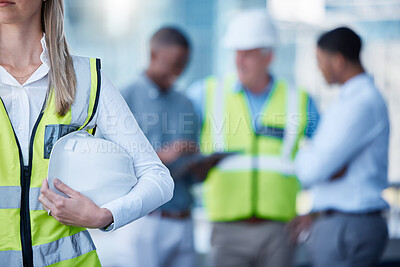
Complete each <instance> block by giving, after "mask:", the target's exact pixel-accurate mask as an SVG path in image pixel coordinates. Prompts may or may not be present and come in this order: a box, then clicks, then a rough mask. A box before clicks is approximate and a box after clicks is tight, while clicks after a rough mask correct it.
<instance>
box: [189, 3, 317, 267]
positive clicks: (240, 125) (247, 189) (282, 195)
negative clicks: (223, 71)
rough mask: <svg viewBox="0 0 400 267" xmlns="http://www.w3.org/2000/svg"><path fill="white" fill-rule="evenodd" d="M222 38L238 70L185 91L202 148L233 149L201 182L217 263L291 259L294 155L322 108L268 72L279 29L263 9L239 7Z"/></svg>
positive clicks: (289, 261)
mask: <svg viewBox="0 0 400 267" xmlns="http://www.w3.org/2000/svg"><path fill="white" fill-rule="evenodd" d="M224 43H225V45H226V46H227V47H228V48H231V49H234V50H235V51H236V68H237V75H238V77H235V76H227V77H225V78H223V79H222V78H221V79H219V78H216V77H208V78H207V79H205V80H202V81H200V82H197V83H195V84H193V85H192V86H191V88H190V89H189V91H188V95H189V97H190V98H191V99H192V101H193V103H194V105H195V107H196V109H197V110H198V112H199V113H200V114H202V120H203V128H202V131H201V143H200V146H201V149H202V151H203V152H204V153H212V152H215V151H224V152H235V153H236V155H233V156H231V157H228V158H226V159H224V160H223V161H221V162H220V163H219V164H218V166H217V167H216V168H214V169H212V170H211V171H210V173H209V175H208V177H207V179H206V181H205V182H204V202H205V207H206V211H207V215H208V217H209V219H210V220H211V221H212V222H213V230H212V240H211V245H212V251H211V258H212V264H213V265H214V266H218V267H223V266H229V267H231V266H249V267H250V266H252V267H253V266H271V267H276V266H279V267H285V266H291V265H292V261H293V253H294V247H293V246H292V245H291V244H290V243H289V242H288V236H287V233H286V231H285V223H286V222H287V221H289V220H291V219H293V218H294V217H295V216H296V210H295V207H296V194H297V192H298V191H299V189H300V185H299V182H298V180H297V178H296V176H295V175H294V165H293V159H294V156H295V155H296V152H297V148H298V144H299V142H300V141H301V140H302V139H303V137H305V136H311V135H312V133H313V131H314V128H315V126H316V124H317V121H318V113H317V111H316V109H315V106H314V105H313V102H312V101H311V99H310V98H309V96H308V94H307V93H306V92H304V91H302V90H296V89H294V88H293V87H291V86H289V85H288V84H287V83H286V82H285V81H283V80H279V79H277V78H276V77H275V76H273V75H272V74H271V73H270V71H269V66H270V64H271V62H272V58H273V54H274V48H275V47H276V44H277V30H276V29H275V26H274V25H273V23H272V21H271V19H270V18H269V16H268V15H267V14H266V11H265V10H246V11H243V12H241V13H240V14H239V15H238V16H237V17H236V18H234V19H233V20H232V21H231V23H230V24H229V27H228V32H227V34H226V36H225V38H224Z"/></svg>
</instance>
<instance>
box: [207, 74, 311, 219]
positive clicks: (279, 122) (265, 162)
mask: <svg viewBox="0 0 400 267" xmlns="http://www.w3.org/2000/svg"><path fill="white" fill-rule="evenodd" d="M235 83H236V79H235V78H234V77H228V78H225V79H220V80H219V79H217V78H215V77H209V78H207V79H206V81H205V86H206V97H205V102H206V103H205V115H204V120H203V127H202V132H201V143H200V146H201V150H202V152H203V153H206V154H207V153H213V152H218V151H220V152H234V155H232V156H228V157H226V158H225V159H224V160H222V161H221V162H220V163H219V164H218V165H217V166H216V167H215V168H213V169H211V171H210V172H209V174H208V177H207V179H206V180H205V182H204V184H203V185H204V186H203V197H204V204H205V207H206V212H207V215H208V217H209V218H210V220H211V221H235V220H241V219H247V218H251V217H257V218H263V219H270V220H275V221H282V222H286V221H289V220H291V219H292V218H293V217H294V216H296V195H297V193H298V191H299V190H300V184H299V182H298V180H297V178H296V176H295V174H294V163H293V160H294V157H295V155H296V152H297V149H298V144H299V141H300V140H301V138H302V137H303V136H304V134H305V130H306V127H307V120H308V118H307V117H308V116H307V109H308V107H307V105H308V95H307V93H306V92H304V91H302V90H296V89H293V88H290V87H288V86H287V84H286V83H285V82H284V81H280V80H278V81H275V82H274V84H273V86H272V89H271V91H270V93H269V96H268V98H267V100H266V102H265V104H264V107H263V109H262V112H261V114H260V115H259V116H257V117H256V118H252V115H251V112H250V111H251V107H250V106H249V104H248V103H247V97H246V95H245V94H246V93H245V91H244V90H237V91H235V90H233V88H234V86H235Z"/></svg>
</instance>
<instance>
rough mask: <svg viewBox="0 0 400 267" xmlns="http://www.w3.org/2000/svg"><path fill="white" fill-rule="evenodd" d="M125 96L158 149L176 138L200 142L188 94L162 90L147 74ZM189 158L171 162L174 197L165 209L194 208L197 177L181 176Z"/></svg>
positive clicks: (138, 79)
mask: <svg viewBox="0 0 400 267" xmlns="http://www.w3.org/2000/svg"><path fill="white" fill-rule="evenodd" d="M122 95H123V97H124V99H125V101H126V103H127V104H128V106H129V108H130V109H131V111H132V113H133V115H134V116H135V118H136V120H137V122H138V124H139V126H140V128H141V129H142V131H143V132H144V134H145V135H146V137H147V139H148V140H149V142H150V144H151V145H152V146H153V148H154V150H155V151H156V152H157V151H158V150H160V149H162V148H163V147H165V146H167V145H169V144H171V143H172V142H174V141H176V140H189V141H194V142H197V139H198V138H197V132H198V131H197V118H196V117H195V111H194V108H193V105H192V103H191V102H190V100H189V99H188V98H187V97H186V96H185V95H183V94H181V93H179V92H177V91H175V90H173V89H170V90H169V91H168V92H162V91H161V90H160V89H159V88H158V87H157V85H156V84H154V83H153V82H152V81H151V80H150V79H149V78H148V77H147V75H146V74H144V73H143V74H142V75H140V76H139V77H138V78H137V79H136V80H135V81H134V82H133V83H132V84H131V85H130V86H129V87H128V88H126V89H125V90H123V91H122ZM139 145H140V144H139ZM189 160H190V159H189V158H186V157H181V158H179V159H178V160H177V161H176V162H173V163H171V164H170V165H167V167H168V168H169V169H170V171H171V176H172V178H173V179H174V181H175V188H174V196H173V198H172V200H171V201H169V202H167V203H166V204H164V205H163V206H161V209H162V210H168V211H183V210H189V209H190V208H191V205H192V196H191V194H190V192H189V188H190V186H191V185H192V184H193V182H194V180H195V179H194V177H190V176H189V175H187V174H185V176H184V177H181V176H180V175H178V174H179V173H182V172H179V169H180V168H181V167H183V166H185V163H187V161H189ZM175 173H177V175H175Z"/></svg>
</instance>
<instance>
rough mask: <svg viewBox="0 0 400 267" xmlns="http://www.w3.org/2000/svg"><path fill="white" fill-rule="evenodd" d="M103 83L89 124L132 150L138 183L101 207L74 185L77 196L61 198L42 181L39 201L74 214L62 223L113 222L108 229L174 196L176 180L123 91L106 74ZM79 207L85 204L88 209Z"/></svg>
mask: <svg viewBox="0 0 400 267" xmlns="http://www.w3.org/2000/svg"><path fill="white" fill-rule="evenodd" d="M101 85H102V87H101V91H100V98H99V106H98V110H97V112H96V114H95V117H94V119H93V121H92V122H91V124H89V127H92V126H94V125H95V124H96V125H97V130H98V131H100V133H101V134H102V135H103V136H104V138H105V139H107V140H110V141H113V142H115V143H117V144H119V145H120V146H121V147H122V148H124V149H125V150H126V152H128V153H129V155H130V156H131V157H132V158H133V162H134V171H135V175H136V177H137V179H138V183H137V184H136V186H135V187H134V188H132V190H131V191H130V192H129V193H128V194H127V195H125V196H123V197H121V198H119V199H116V200H114V201H111V202H109V203H106V204H105V205H104V206H102V207H98V206H96V205H95V204H94V203H93V202H92V203H88V201H89V202H91V201H90V200H89V199H88V198H85V197H84V196H82V195H80V194H79V193H78V192H76V191H74V190H72V189H69V190H72V191H68V192H69V194H67V195H70V194H73V195H74V196H75V197H74V198H70V199H68V198H63V199H61V200H60V199H59V196H58V195H53V194H52V193H53V192H49V191H48V190H50V189H48V186H47V183H45V184H44V185H42V196H41V197H40V201H41V202H42V204H43V205H44V206H45V208H46V209H49V208H50V210H51V213H52V214H54V215H55V214H57V218H74V219H73V220H72V221H71V219H69V220H68V221H66V220H63V221H61V220H60V222H62V223H65V224H69V225H76V226H83V227H89V228H92V227H104V226H105V225H103V224H105V223H107V224H109V223H111V222H113V225H112V227H109V228H108V229H107V231H112V230H116V229H118V228H119V227H121V226H124V225H126V224H128V223H130V222H132V221H134V220H136V219H138V218H140V217H142V216H144V215H146V214H148V213H149V212H151V211H152V210H154V209H156V208H157V207H159V206H161V205H162V204H164V203H165V202H167V201H169V200H170V199H171V198H172V194H173V189H174V183H173V180H172V178H171V175H170V173H169V171H168V169H167V168H166V167H165V166H164V165H163V164H162V163H161V161H160V159H159V158H158V156H157V154H156V153H155V152H154V150H153V148H152V146H151V145H150V143H149V142H148V140H147V139H146V137H145V136H144V134H143V132H142V131H141V129H140V128H139V126H138V124H137V122H136V120H135V118H134V117H133V115H132V113H131V111H130V109H129V107H128V106H127V104H126V103H125V101H124V99H123V98H122V96H121V94H120V92H119V91H118V90H117V89H116V88H115V87H114V86H113V85H112V84H111V82H110V81H109V80H108V79H107V78H105V77H104V75H102V80H101ZM59 186H60V185H58V186H57V188H58V189H60V188H59ZM61 186H64V185H63V184H61ZM67 190H68V189H67ZM64 193H65V192H64ZM76 193H78V194H76ZM71 201H75V202H74V203H72V202H71ZM56 203H58V204H57V205H56ZM78 207H85V212H82V209H81V208H78ZM108 211H110V212H111V215H112V217H110V216H109V215H110V213H109V212H108ZM99 214H100V215H99ZM54 217H55V216H54ZM55 218H56V217H55ZM57 218H56V219H57ZM110 218H111V221H110ZM100 221H101V223H100ZM107 224H106V225H107Z"/></svg>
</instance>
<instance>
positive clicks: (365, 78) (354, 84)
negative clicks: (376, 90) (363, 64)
mask: <svg viewBox="0 0 400 267" xmlns="http://www.w3.org/2000/svg"><path fill="white" fill-rule="evenodd" d="M364 82H374V79H373V78H372V77H371V76H370V75H368V74H367V73H365V72H363V73H360V74H357V75H356V76H354V77H352V78H350V79H349V80H348V81H346V82H345V83H344V84H342V85H341V86H340V96H341V97H346V96H349V95H352V94H353V93H354V92H356V91H357V90H358V89H359V87H360V84H361V83H364Z"/></svg>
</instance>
